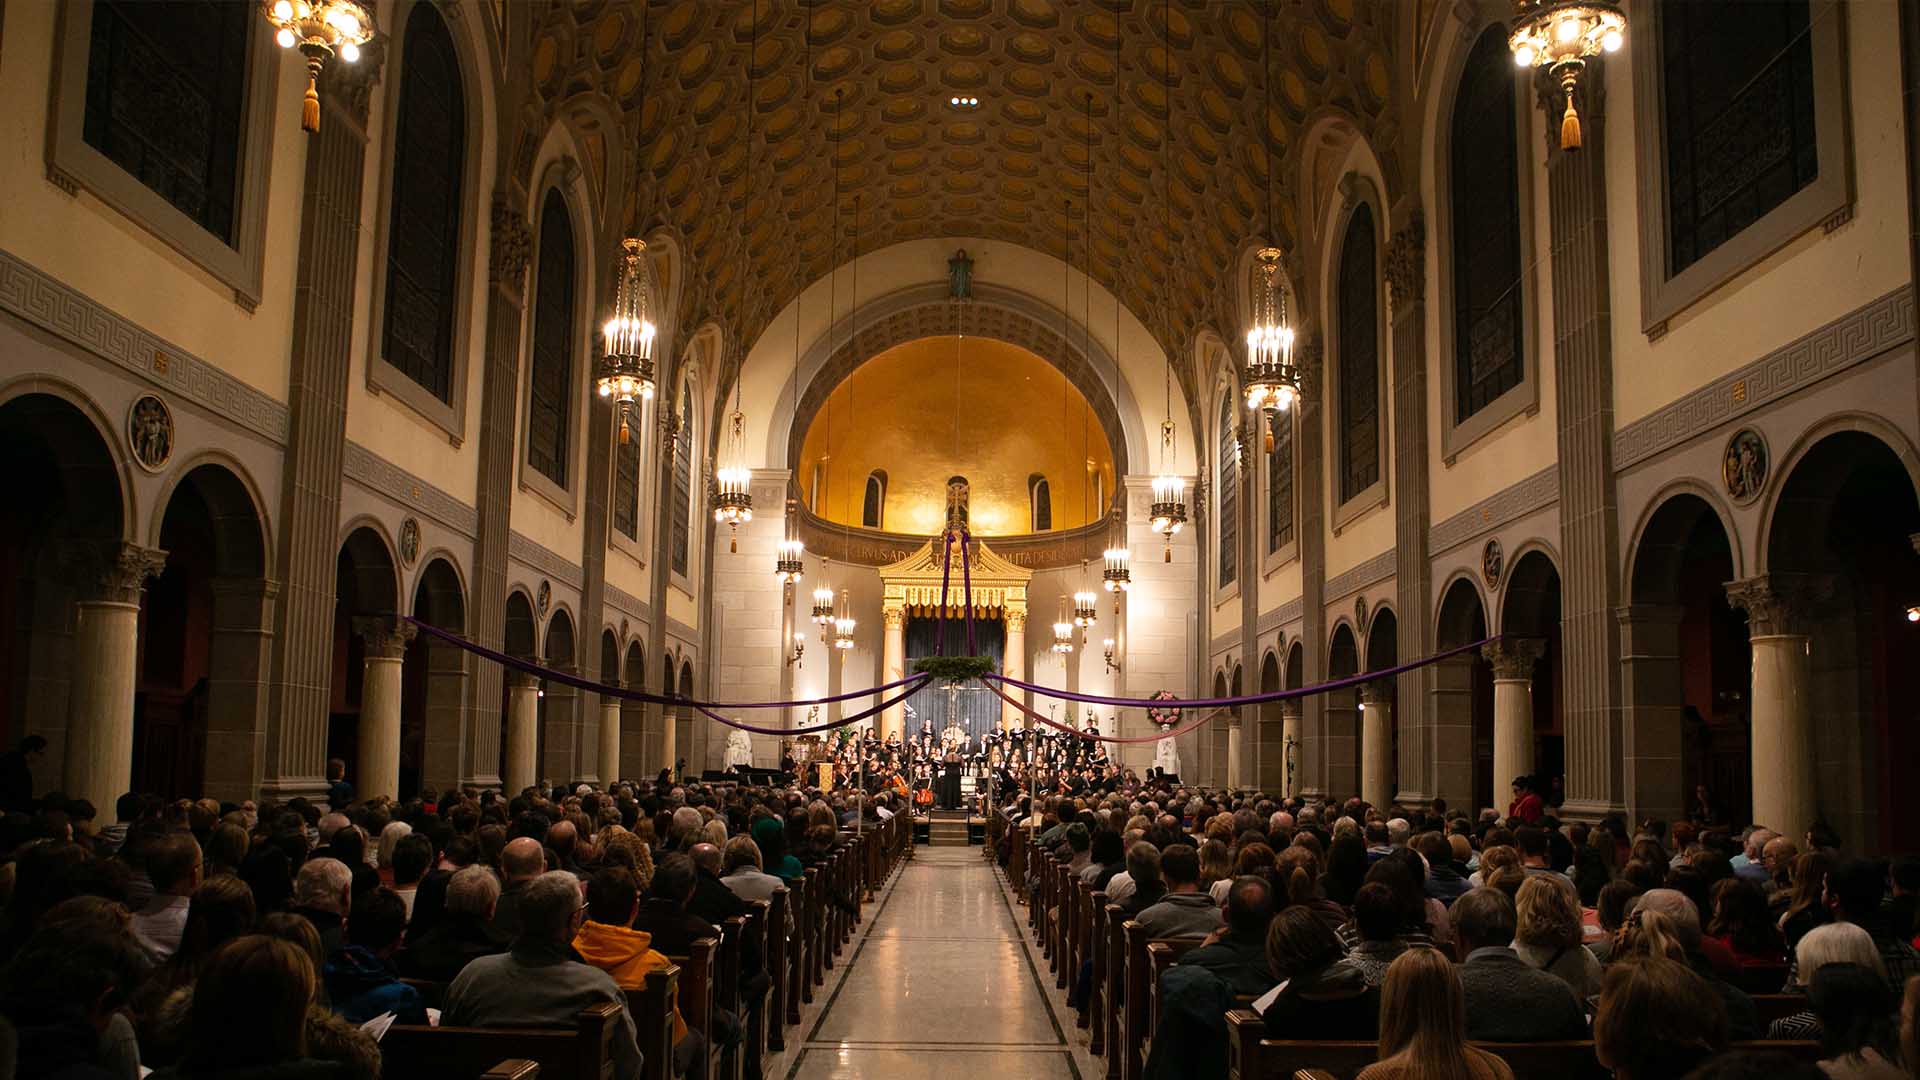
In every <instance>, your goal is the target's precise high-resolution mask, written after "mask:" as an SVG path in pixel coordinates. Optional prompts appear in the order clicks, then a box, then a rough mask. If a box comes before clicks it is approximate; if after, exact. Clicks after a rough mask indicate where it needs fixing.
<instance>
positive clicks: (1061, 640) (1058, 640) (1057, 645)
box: [1053, 596, 1073, 655]
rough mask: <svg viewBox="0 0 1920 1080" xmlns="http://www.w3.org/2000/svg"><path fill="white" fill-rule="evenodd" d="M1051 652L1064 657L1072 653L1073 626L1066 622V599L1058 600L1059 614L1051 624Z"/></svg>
mask: <svg viewBox="0 0 1920 1080" xmlns="http://www.w3.org/2000/svg"><path fill="white" fill-rule="evenodd" d="M1053 651H1054V652H1057V653H1060V654H1061V655H1065V654H1067V653H1070V652H1072V651H1073V624H1072V623H1070V622H1068V621H1067V599H1066V597H1064V596H1063V597H1061V598H1060V614H1059V616H1058V618H1057V619H1056V620H1055V622H1054V624H1053Z"/></svg>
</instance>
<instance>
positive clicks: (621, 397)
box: [593, 236, 655, 444]
mask: <svg viewBox="0 0 1920 1080" xmlns="http://www.w3.org/2000/svg"><path fill="white" fill-rule="evenodd" d="M646 251H647V242H646V241H645V240H641V239H638V238H636V237H631V236H630V237H628V238H627V239H625V240H622V241H620V260H619V264H618V265H617V266H616V267H615V268H614V288H613V315H612V316H611V317H610V318H608V319H607V323H606V326H604V327H602V328H601V333H602V335H603V336H604V337H605V339H606V353H605V355H603V356H602V357H601V358H600V363H599V365H598V368H597V369H596V370H595V372H594V378H593V382H594V386H595V388H596V389H597V390H598V391H599V393H600V396H601V397H603V398H606V399H608V400H610V401H612V402H613V410H614V415H615V416H617V417H618V418H619V420H620V441H621V443H623V444H624V443H626V442H627V441H628V440H630V439H632V438H633V433H632V424H631V421H632V419H633V415H634V412H635V410H636V409H637V408H638V407H639V403H640V402H642V401H652V400H653V339H654V334H655V330H654V326H653V323H652V321H651V320H649V319H648V318H647V315H648V307H649V299H648V298H649V295H650V294H651V293H652V292H653V278H652V273H651V271H650V268H649V267H648V265H647V254H646Z"/></svg>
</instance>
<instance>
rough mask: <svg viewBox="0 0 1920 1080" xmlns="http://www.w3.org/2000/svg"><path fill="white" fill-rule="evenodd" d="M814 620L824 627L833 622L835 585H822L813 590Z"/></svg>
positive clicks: (816, 623)
mask: <svg viewBox="0 0 1920 1080" xmlns="http://www.w3.org/2000/svg"><path fill="white" fill-rule="evenodd" d="M813 621H814V623H815V625H818V626H823V627H824V626H826V625H827V624H829V623H831V622H833V586H831V585H822V586H820V587H818V588H816V589H814V590H813Z"/></svg>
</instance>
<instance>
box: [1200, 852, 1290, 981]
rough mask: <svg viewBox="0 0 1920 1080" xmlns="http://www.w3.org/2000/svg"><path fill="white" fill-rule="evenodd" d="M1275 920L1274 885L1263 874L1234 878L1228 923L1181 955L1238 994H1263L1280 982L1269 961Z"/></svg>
mask: <svg viewBox="0 0 1920 1080" xmlns="http://www.w3.org/2000/svg"><path fill="white" fill-rule="evenodd" d="M1272 921H1273V886H1272V885H1271V884H1269V883H1268V881H1267V879H1266V878H1264V877H1259V876H1254V875H1247V876H1243V877H1237V878H1234V879H1233V882H1232V884H1231V886H1230V887H1229V888H1228V889H1227V904H1226V925H1225V926H1223V927H1221V928H1220V929H1218V930H1215V931H1214V932H1213V933H1211V934H1209V935H1208V936H1207V940H1206V943H1205V944H1203V945H1201V946H1200V947H1199V948H1197V949H1193V950H1191V951H1189V952H1188V953H1187V954H1186V955H1185V956H1182V957H1181V958H1180V963H1181V964H1192V965H1194V966H1195V967H1200V968H1205V969H1206V970H1208V971H1211V972H1213V973H1214V974H1215V975H1217V976H1219V977H1220V980H1221V981H1222V982H1224V983H1226V984H1227V987H1228V989H1230V990H1232V991H1233V992H1234V993H1235V994H1243V995H1244V994H1251V995H1259V994H1264V993H1266V992H1267V991H1268V990H1271V989H1273V984H1274V983H1276V982H1278V981H1279V980H1278V979H1275V978H1274V975H1273V969H1272V968H1271V967H1270V966H1268V964H1267V926H1268V924H1269V923H1271V922H1272Z"/></svg>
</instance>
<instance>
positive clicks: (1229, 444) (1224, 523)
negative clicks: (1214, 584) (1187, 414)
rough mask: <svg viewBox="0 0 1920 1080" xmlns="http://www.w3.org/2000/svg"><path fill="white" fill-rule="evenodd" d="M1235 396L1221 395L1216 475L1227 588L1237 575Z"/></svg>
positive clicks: (1223, 575)
mask: <svg viewBox="0 0 1920 1080" xmlns="http://www.w3.org/2000/svg"><path fill="white" fill-rule="evenodd" d="M1236 400H1237V399H1236V398H1235V396H1234V394H1233V392H1232V391H1231V390H1229V391H1228V392H1227V393H1226V394H1225V395H1224V396H1222V397H1221V399H1220V433H1219V439H1220V473H1219V476H1218V484H1217V489H1218V495H1217V498H1216V505H1217V506H1218V507H1219V510H1220V513H1219V526H1218V529H1219V532H1218V536H1219V538H1220V545H1219V549H1218V555H1219V557H1218V558H1217V559H1216V560H1215V561H1217V562H1218V563H1219V564H1220V587H1221V588H1223V589H1224V588H1226V587H1227V586H1229V585H1231V584H1233V583H1234V582H1235V581H1236V580H1238V579H1239V575H1240V469H1239V462H1240V445H1239V443H1238V442H1236V441H1235V439H1234V430H1235V428H1234V419H1235V417H1234V415H1233V412H1234V405H1235V403H1236Z"/></svg>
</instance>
